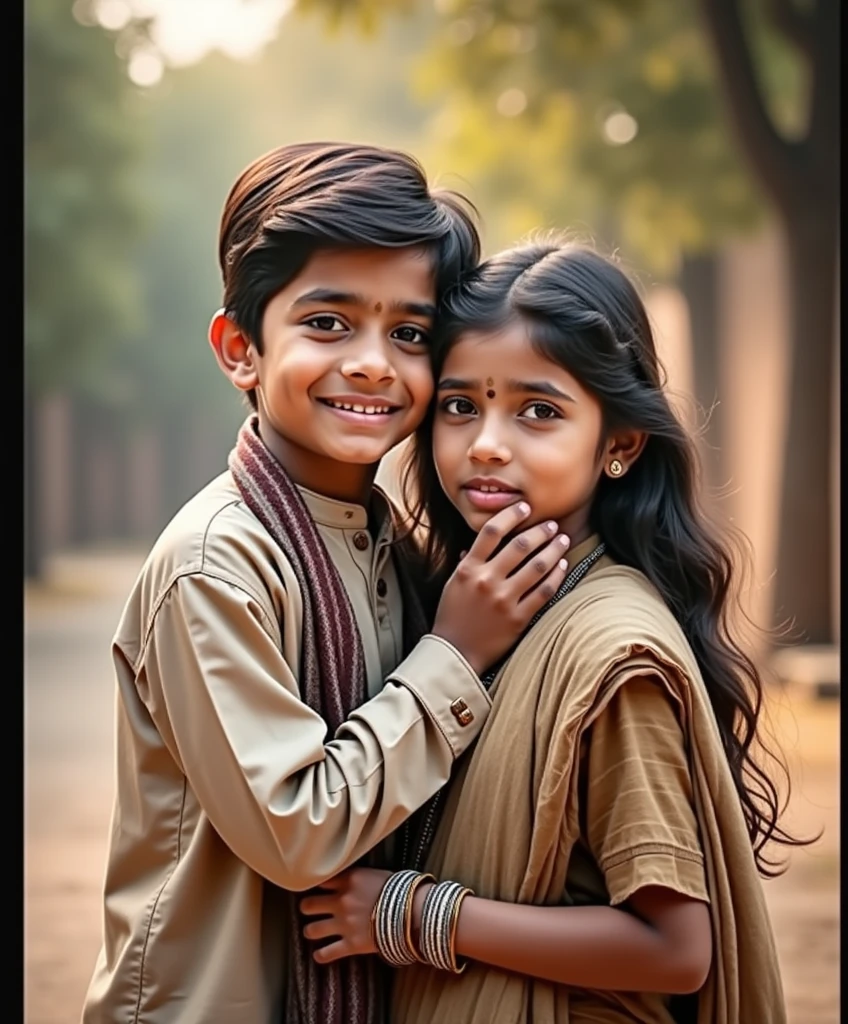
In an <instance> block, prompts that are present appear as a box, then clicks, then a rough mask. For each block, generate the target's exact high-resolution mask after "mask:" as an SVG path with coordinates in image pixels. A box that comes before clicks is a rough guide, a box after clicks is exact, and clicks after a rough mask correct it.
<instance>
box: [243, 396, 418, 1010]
mask: <svg viewBox="0 0 848 1024" xmlns="http://www.w3.org/2000/svg"><path fill="white" fill-rule="evenodd" d="M229 466H230V471H231V472H232V474H233V478H234V480H235V482H236V485H237V486H238V489H239V491H240V492H241V496H242V498H243V499H244V502H245V504H246V505H247V507H248V508H249V509H250V510H251V511H252V512H253V513H254V515H255V516H256V517H257V519H258V520H259V521H260V522H261V523H262V525H263V526H264V527H265V529H266V530H267V531H268V533H269V534H270V535H271V537H272V538H273V539H274V541H275V542H276V543H277V544H278V545H279V546H280V548H281V549H282V551H283V553H284V554H285V556H286V558H287V560H288V562H289V564H290V565H291V567H292V569H293V570H294V573H295V576H296V577H297V581H298V585H299V587H300V593H301V597H302V600H303V643H302V648H301V649H302V652H303V653H302V659H301V660H302V665H301V674H300V691H301V698H302V699H303V701H304V702H305V703H306V704H307V705H308V706H309V707H310V708H312V710H313V711H316V712H317V713H318V714H319V715H321V717H322V718H323V719H324V721H325V722H326V723H327V727H328V730H329V733H330V735H333V734H334V733H335V731H336V730H337V729H338V727H339V726H340V725H341V724H342V722H344V721H345V719H346V718H347V717H348V716H349V715H350V713H351V712H352V711H353V710H354V709H355V708H357V707H359V705H360V704H362V703H363V702H364V701H365V700H366V699H367V689H366V674H365V655H364V653H363V650H362V641H361V638H360V635H359V629H358V627H357V625H356V618H355V617H354V612H353V608H352V607H351V604H350V599H349V598H348V595H347V592H346V590H345V588H344V584H343V583H342V581H341V578H340V576H339V573H338V570H337V569H336V567H335V565H334V564H333V562H332V560H331V558H330V555H329V553H328V552H327V549H326V547H325V546H324V543H323V541H322V540H321V537H320V535H319V533H318V530H317V528H316V526H315V522H314V520H313V519H312V516H311V515H310V514H309V510H308V509H307V507H306V505H305V503H304V501H303V498H302V497H301V495H300V494H299V492H298V490H297V488H296V487H295V485H294V484H293V483H292V481H291V480H290V479H289V477H288V475H287V474H286V472H285V470H284V469H283V467H282V466H281V465H280V463H279V462H278V461H277V460H276V459H275V458H274V456H273V455H272V454H271V452H270V451H269V450H268V448H267V447H266V446H265V444H264V443H263V441H262V439H261V438H260V437H259V430H258V419H257V417H256V416H251V417H250V418H249V419H248V420H247V421H246V422H245V423H244V425H243V426H242V428H241V430H240V431H239V435H238V440H237V443H236V447H235V448H234V449H233V451H232V452H231V454H230V459H229ZM400 546H401V545H398V547H400ZM395 568H396V571H397V576H398V581H399V584H400V588H401V596H402V599H403V610H404V629H403V633H404V647H405V649H406V650H407V651H408V650H411V648H412V647H413V646H414V645H415V644H416V643H417V642H418V639H419V638H420V637H421V635H422V634H423V633H425V632H426V628H427V624H426V621H425V620H424V614H423V612H422V610H421V605H420V602H419V600H418V597H417V595H416V593H415V590H414V588H413V586H412V585H411V582H410V580H409V577H408V575H407V573H406V572H405V571H404V569H405V566H404V563H403V559H402V558H397V559H395ZM267 884H270V883H267ZM287 896H288V898H287V899H286V905H287V907H288V915H289V921H288V934H289V940H290V943H291V949H290V952H289V954H288V956H287V965H286V979H285V983H286V984H285V989H286V1008H285V1017H284V1024H380V1022H381V1020H382V1017H383V1012H384V1011H383V1000H382V996H383V993H384V992H385V990H386V986H387V979H386V977H385V975H384V973H383V968H382V965H381V962H380V961H379V960H378V958H377V957H347V958H345V959H344V960H340V961H337V962H336V963H333V964H327V965H323V966H322V965H319V964H316V963H315V961H314V960H313V959H312V949H311V948H310V946H309V944H308V942H307V940H306V939H305V938H304V937H303V931H302V928H303V920H302V919H301V917H300V915H299V913H298V909H297V904H298V899H299V898H300V897H299V895H298V894H296V893H289V894H287Z"/></svg>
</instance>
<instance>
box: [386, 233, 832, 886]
mask: <svg viewBox="0 0 848 1024" xmlns="http://www.w3.org/2000/svg"><path fill="white" fill-rule="evenodd" d="M516 321H517V322H521V323H523V324H525V325H526V327H527V330H528V336H529V338H530V339H531V343H532V344H533V346H534V347H535V348H536V350H537V351H538V352H540V353H541V354H542V355H543V356H544V357H546V358H547V359H550V360H551V362H553V363H556V364H557V365H559V366H562V367H564V368H565V369H566V370H567V371H568V372H569V373H570V374H572V375H573V376H574V377H575V378H576V379H577V380H579V381H580V383H581V384H582V385H583V386H584V387H586V388H587V389H588V390H589V391H590V392H591V393H592V394H594V395H595V397H596V398H597V399H598V400H599V401H600V403H601V406H602V409H603V421H604V429H605V432H612V431H615V430H617V429H624V428H626V429H636V430H640V431H644V432H645V433H646V434H647V435H648V440H647V442H646V444H645V447H644V449H643V451H642V453H641V455H640V457H639V458H638V459H637V461H636V462H635V464H634V465H632V466H631V468H630V470H629V471H628V473H627V474H626V475H625V476H623V477H620V478H618V479H616V480H611V479H608V478H607V477H606V476H602V477H601V480H600V483H599V484H598V489H597V492H596V495H595V498H594V502H593V505H592V510H591V519H592V523H591V525H592V527H593V529H594V530H596V531H597V532H598V533H599V534H600V535H601V536H602V537H603V539H604V540H605V542H606V544H607V549H608V551H609V552H610V554H611V555H612V556H613V557H614V558H615V559H616V560H617V561H618V562H619V563H621V564H623V565H629V566H632V567H634V568H636V569H638V570H640V571H641V572H642V573H644V574H645V576H647V578H648V579H649V580H650V581H651V582H652V583H653V584H654V586H655V587H656V588H657V590H658V591H659V592H660V594H661V595H662V598H663V600H664V601H665V603H666V604H667V606H668V607H669V608H670V610H671V611H672V613H673V614H674V616H675V618H676V619H677V621H678V622H679V623H680V625H681V627H682V629H683V631H684V633H685V635H686V638H687V640H688V641H689V644H690V645H691V647H692V650H693V652H694V654H695V657H696V658H697V661H698V665H699V666H700V669H701V672H702V674H703V678H704V681H705V683H706V687H707V690H708V692H709V697H710V701H711V702H712V707H713V711H714V713H715V717H716V720H717V722H718V728H719V731H720V733H721V738H722V743H723V746H724V750H725V753H726V755H727V759H728V762H729V764H730V770H731V773H732V775H733V781H734V783H735V785H736V789H737V792H738V794H739V799H740V801H741V804H742V809H743V812H744V815H745V820H746V823H747V826H748V834H749V836H750V840H751V844H752V846H753V850H754V856H755V859H756V863H757V867H758V869H759V871H760V873H761V874H762V875H764V876H766V877H773V876H774V875H777V874H780V873H781V871H782V870H783V869H784V865H783V864H782V863H781V862H780V861H775V860H772V859H769V857H768V856H767V855H766V852H765V850H764V848H765V847H766V845H767V844H768V843H769V842H770V841H771V842H776V843H778V844H782V845H784V846H796V845H803V844H806V843H809V842H811V841H813V840H808V839H797V838H795V837H793V836H791V835H790V834H789V833H788V832H787V831H785V829H784V828H782V827H781V826H780V825H779V824H778V821H779V818H780V816H781V814H782V811H783V808H784V805H783V804H782V803H781V800H780V798H779V794H778V790H777V787H776V785H775V783H774V781H773V780H772V778H771V776H770V775H769V774H768V773H767V772H766V771H765V770H764V768H763V767H762V766H761V765H759V764H758V763H757V761H755V759H754V757H753V756H752V753H753V751H752V747H753V746H754V744H755V742H756V743H757V745H758V746H759V747H760V748H761V749H762V751H763V752H764V753H765V755H766V757H767V758H768V759H769V760H770V761H771V763H772V765H773V766H774V767H776V768H777V769H778V771H779V772H780V773H781V774H782V775H783V776H784V778H785V780H786V787H787V789H786V796H787V799H788V792H789V790H788V786H789V778H788V773H787V771H786V768H785V766H784V764H783V762H782V760H781V759H780V757H779V755H778V754H776V753H773V752H772V751H771V750H769V748H768V747H767V746H766V744H765V743H764V742H763V740H762V737H761V736H760V730H759V729H758V725H759V723H760V713H761V709H762V702H763V684H762V679H761V678H760V674H759V672H758V670H757V667H756V665H755V664H754V662H753V661H752V659H751V657H750V656H749V655H748V654H746V652H745V650H744V647H743V645H742V642H741V639H740V636H739V634H738V632H737V631H738V629H739V626H740V622H741V621H742V620H740V616H742V617H744V613H743V611H742V608H741V606H740V601H739V587H738V574H739V572H740V571H741V570H742V568H743V567H744V565H745V562H746V561H747V555H748V552H747V548H746V547H745V546H744V541H743V538H742V537H741V535H740V534H738V533H733V532H731V531H729V530H723V532H722V537H721V539H719V536H718V534H717V532H716V531H715V530H714V529H713V528H712V526H711V525H710V523H709V522H708V521H707V519H706V517H705V515H704V513H703V512H702V511H701V509H700V508H699V504H698V500H697V489H698V485H699V463H698V457H697V453H696V450H695V447H694V444H693V441H692V440H691V438H690V437H689V435H688V433H687V431H686V430H685V428H684V427H683V426H682V424H681V423H680V422H679V420H678V418H677V416H676V415H675V413H674V411H673V410H672V407H671V405H670V404H669V400H668V396H667V394H666V392H665V390H664V383H665V380H664V374H663V370H662V368H661V366H660V363H659V360H658V358H657V353H656V348H655V345H654V338H653V333H652V330H651V326H650V323H649V320H648V316H647V313H646V310H645V307H644V305H643V303H642V301H641V299H640V297H639V294H638V292H637V290H636V288H635V287H634V285H633V283H632V282H631V281H630V280H629V278H628V277H627V275H626V274H625V273H624V272H623V271H622V270H621V269H620V268H619V267H618V266H617V265H616V264H615V263H614V262H613V261H611V260H608V259H606V258H604V257H603V256H601V255H599V254H598V253H596V252H595V251H593V250H592V249H591V248H587V247H584V246H581V245H575V244H573V243H570V242H561V241H545V242H538V243H531V244H527V245H522V246H518V247H516V248H513V249H510V250H508V251H506V252H503V253H501V254H499V255H497V256H495V257H493V258H492V259H490V260H488V261H486V262H485V263H483V264H481V265H480V266H479V267H478V268H477V269H476V270H474V271H472V272H471V273H470V274H469V275H468V276H467V277H466V278H465V279H464V280H463V281H462V282H461V283H460V284H458V285H457V286H455V287H454V288H452V289H451V290H450V291H449V292H448V293H447V295H446V297H445V300H444V303H443V315H442V318H441V325H440V329H439V332H438V334H437V336H436V338H435V339H434V350H433V359H434V372H435V374H436V379H437V380H438V377H439V375H440V373H441V370H442V367H443V366H444V362H445V358H446V356H447V354H448V353H449V352H450V350H451V348H452V346H453V345H454V344H456V342H457V340H458V339H459V338H461V336H462V334H463V332H465V331H467V330H470V329H474V330H475V331H479V330H480V329H493V330H494V329H497V328H500V327H502V326H504V325H505V324H507V323H510V322H516ZM433 418H434V410H433V409H432V408H431V410H430V412H429V414H428V416H427V418H426V419H425V421H424V423H423V424H422V426H421V427H420V429H419V431H418V433H417V435H416V437H415V439H414V442H413V444H412V445H411V446H410V449H409V452H408V455H407V461H406V465H405V468H404V473H403V488H404V493H405V497H406V501H407V504H408V507H409V508H411V509H412V510H413V520H414V522H415V523H417V524H418V525H419V526H420V525H422V524H423V526H424V529H425V538H426V556H427V562H428V565H429V567H430V570H431V580H432V583H433V586H434V589H436V590H440V588H441V585H442V584H443V583H444V581H445V580H446V579H447V577H448V576H449V575H450V574H451V572H453V570H454V568H455V567H456V564H457V562H458V560H459V557H460V554H461V552H462V551H463V550H464V549H468V548H469V547H470V545H471V543H472V541H473V539H474V534H473V533H472V531H471V530H470V528H469V527H468V525H467V524H466V523H465V520H464V519H463V518H462V516H461V515H460V514H459V512H458V511H457V510H456V508H455V507H454V506H453V504H452V503H451V502H450V500H449V499H448V498H447V496H446V495H445V493H444V491H443V490H442V488H441V486H440V484H439V480H438V477H437V475H436V467H435V463H434V458H433ZM740 558H741V559H742V561H741V562H740V561H739V559H740ZM745 621H747V619H745Z"/></svg>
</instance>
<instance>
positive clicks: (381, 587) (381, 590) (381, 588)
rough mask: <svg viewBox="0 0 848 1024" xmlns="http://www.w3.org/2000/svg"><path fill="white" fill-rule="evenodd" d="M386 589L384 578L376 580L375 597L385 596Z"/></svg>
mask: <svg viewBox="0 0 848 1024" xmlns="http://www.w3.org/2000/svg"><path fill="white" fill-rule="evenodd" d="M388 589H389V588H388V587H387V586H386V581H385V580H384V579H379V580H377V597H385V596H386V592H387V591H388Z"/></svg>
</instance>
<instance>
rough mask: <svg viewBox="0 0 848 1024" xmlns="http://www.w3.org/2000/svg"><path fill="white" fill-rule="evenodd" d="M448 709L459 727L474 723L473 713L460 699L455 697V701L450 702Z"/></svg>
mask: <svg viewBox="0 0 848 1024" xmlns="http://www.w3.org/2000/svg"><path fill="white" fill-rule="evenodd" d="M450 709H451V714H452V715H453V717H454V718H455V719H456V720H457V722H459V724H460V725H463V726H465V725H470V724H471V723H472V722H473V721H474V712H473V711H472V710H471V708H470V707H469V706H468V705H467V704H466V703H465V701H464V700H463V699H462V697H457V698H456V700H455V701H452V702H451V706H450Z"/></svg>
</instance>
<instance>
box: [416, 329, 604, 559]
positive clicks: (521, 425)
mask: <svg viewBox="0 0 848 1024" xmlns="http://www.w3.org/2000/svg"><path fill="white" fill-rule="evenodd" d="M436 401H437V407H436V417H435V422H434V431H433V446H434V458H435V463H436V470H437V472H438V475H439V480H440V482H441V485H442V488H443V489H444V491H445V493H446V494H447V495H448V497H449V498H450V500H451V501H452V502H453V504H454V505H455V506H456V508H457V509H458V510H459V512H460V513H461V514H462V516H463V518H464V519H465V521H466V522H467V523H468V525H469V526H470V527H471V528H472V529H473V530H474V531H475V532H476V531H479V530H480V528H481V527H482V526H483V524H484V523H485V522H486V521H487V520H488V519H489V518H491V516H493V515H494V514H495V513H496V512H497V511H498V510H499V509H501V508H504V507H506V506H507V505H510V504H512V503H513V502H515V501H519V500H522V499H523V500H524V501H526V502H528V503H529V505H530V508H531V510H532V511H531V515H530V519H529V520H528V524H529V523H538V522H542V521H544V520H545V519H552V520H555V521H556V522H557V523H559V526H560V529H561V530H562V532H564V533H566V534H567V535H568V536H569V537H570V538H571V542H572V546H573V545H575V544H578V543H580V541H581V540H584V539H585V538H586V537H587V536H588V535H589V511H590V509H591V505H592V499H593V497H594V494H595V489H596V487H597V485H598V480H599V478H600V475H601V473H602V472H603V468H604V459H605V458H608V457H609V456H608V455H607V453H606V447H607V446H606V445H604V447H603V448H602V447H601V440H602V431H603V420H602V412H601V406H600V403H599V402H598V400H597V399H596V398H595V397H594V396H593V395H592V394H590V393H589V392H588V391H586V390H585V388H583V387H582V386H581V385H580V383H578V381H577V380H575V378H574V377H572V376H571V374H570V373H568V371H567V370H564V369H563V368H562V367H561V366H558V365H557V364H556V363H553V362H551V361H550V360H548V359H545V358H544V356H542V355H540V354H539V353H538V352H537V351H536V350H535V349H534V348H533V346H532V345H531V344H530V341H529V339H528V336H527V329H526V327H525V326H524V325H523V324H521V323H513V324H510V325H509V326H507V327H505V328H503V329H501V330H499V331H497V332H491V331H489V332H487V331H468V332H466V333H465V334H463V335H462V336H461V337H460V339H459V341H457V343H456V344H455V345H454V346H453V348H452V349H451V351H450V353H449V354H448V356H447V359H446V361H445V365H444V368H443V369H442V373H441V377H440V379H439V382H438V391H437V396H436Z"/></svg>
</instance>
